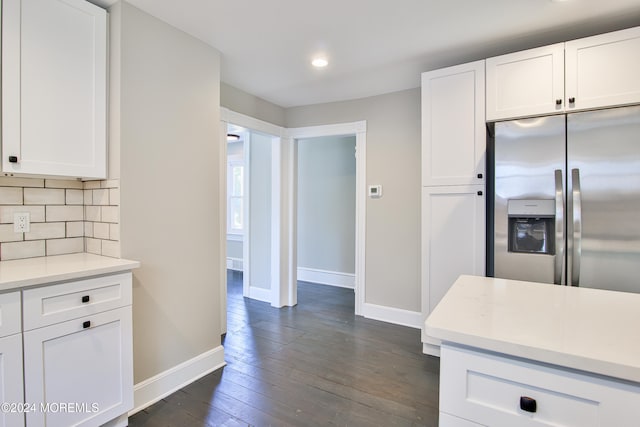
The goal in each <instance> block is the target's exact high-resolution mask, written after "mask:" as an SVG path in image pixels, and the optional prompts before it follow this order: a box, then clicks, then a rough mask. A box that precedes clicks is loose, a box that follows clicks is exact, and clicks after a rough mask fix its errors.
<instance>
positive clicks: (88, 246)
mask: <svg viewBox="0 0 640 427" xmlns="http://www.w3.org/2000/svg"><path fill="white" fill-rule="evenodd" d="M84 242H85V245H84V250H85V251H87V252H89V253H90V254H97V255H102V240H99V239H92V238H90V237H85V238H84Z"/></svg>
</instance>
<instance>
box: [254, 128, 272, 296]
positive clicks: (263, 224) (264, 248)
mask: <svg viewBox="0 0 640 427" xmlns="http://www.w3.org/2000/svg"><path fill="white" fill-rule="evenodd" d="M249 144H250V152H251V156H250V159H251V160H250V163H251V165H250V172H249V180H250V184H249V185H250V188H251V190H250V192H249V197H250V199H251V200H250V204H249V211H250V212H249V216H250V221H249V233H250V236H251V245H250V248H249V251H250V254H249V257H250V260H251V261H250V265H249V268H250V269H251V272H250V277H251V283H250V286H252V287H256V288H262V289H271V137H270V136H266V135H262V134H259V133H255V132H252V133H251V138H250V143H249Z"/></svg>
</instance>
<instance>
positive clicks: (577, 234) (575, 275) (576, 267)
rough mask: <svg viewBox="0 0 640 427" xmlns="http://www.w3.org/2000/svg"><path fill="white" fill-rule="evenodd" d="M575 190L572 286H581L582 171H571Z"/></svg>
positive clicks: (573, 195) (572, 192) (572, 191)
mask: <svg viewBox="0 0 640 427" xmlns="http://www.w3.org/2000/svg"><path fill="white" fill-rule="evenodd" d="M571 182H572V186H573V189H572V190H571V195H572V198H573V257H572V262H571V286H580V255H581V254H582V193H581V191H580V169H571Z"/></svg>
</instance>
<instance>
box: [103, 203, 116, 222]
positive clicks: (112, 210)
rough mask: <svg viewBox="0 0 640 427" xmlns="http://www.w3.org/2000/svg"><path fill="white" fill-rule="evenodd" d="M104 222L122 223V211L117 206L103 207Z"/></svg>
mask: <svg viewBox="0 0 640 427" xmlns="http://www.w3.org/2000/svg"><path fill="white" fill-rule="evenodd" d="M101 210H102V221H104V222H113V223H116V222H120V218H119V217H120V210H119V209H118V207H117V206H102V207H101Z"/></svg>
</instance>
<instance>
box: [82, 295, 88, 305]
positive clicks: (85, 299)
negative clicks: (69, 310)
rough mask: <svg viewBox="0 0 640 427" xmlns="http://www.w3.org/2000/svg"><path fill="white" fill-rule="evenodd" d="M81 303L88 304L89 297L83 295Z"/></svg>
mask: <svg viewBox="0 0 640 427" xmlns="http://www.w3.org/2000/svg"><path fill="white" fill-rule="evenodd" d="M82 302H83V303H84V302H89V295H85V296H83V297H82Z"/></svg>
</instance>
